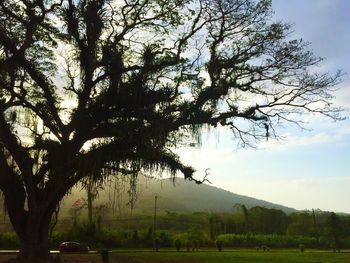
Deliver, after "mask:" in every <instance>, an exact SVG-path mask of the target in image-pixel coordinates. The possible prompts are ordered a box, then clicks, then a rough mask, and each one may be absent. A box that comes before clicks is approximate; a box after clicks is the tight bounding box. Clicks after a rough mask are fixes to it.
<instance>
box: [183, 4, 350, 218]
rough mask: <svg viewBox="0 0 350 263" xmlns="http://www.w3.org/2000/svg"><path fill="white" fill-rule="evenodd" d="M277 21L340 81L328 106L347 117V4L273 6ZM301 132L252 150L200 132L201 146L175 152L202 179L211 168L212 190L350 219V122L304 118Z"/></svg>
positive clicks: (225, 135)
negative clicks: (307, 45) (287, 24)
mask: <svg viewBox="0 0 350 263" xmlns="http://www.w3.org/2000/svg"><path fill="white" fill-rule="evenodd" d="M273 9H274V10H275V19H276V20H283V21H285V22H290V23H293V25H294V27H293V28H294V32H293V34H292V37H295V38H303V39H304V40H306V41H308V42H311V46H310V49H311V50H312V51H313V52H314V53H315V54H316V55H318V56H321V57H324V58H326V59H325V60H324V61H323V62H322V64H321V66H320V70H323V71H328V72H331V73H332V72H333V73H334V72H336V70H338V69H342V70H343V71H344V73H345V75H344V76H343V77H342V82H341V83H340V84H339V85H338V87H339V90H338V91H337V93H336V98H335V100H334V103H335V104H336V105H339V106H343V107H344V108H347V110H346V111H344V113H343V115H344V116H348V117H350V110H349V109H350V16H349V11H350V1H348V0H307V1H305V0H290V1H287V0H273ZM307 119H308V123H307V125H306V128H307V129H308V130H307V131H302V130H300V129H298V128H297V127H289V126H288V127H286V128H285V129H283V130H281V129H280V130H278V133H279V135H282V136H283V140H280V141H273V140H269V141H267V142H263V143H261V144H259V145H258V147H257V149H237V141H235V140H234V138H233V136H232V135H231V134H230V133H229V132H227V131H225V130H222V129H221V130H220V129H219V130H213V131H207V132H204V133H203V135H202V145H201V147H197V148H183V149H180V150H179V154H180V156H181V158H182V160H183V161H184V162H185V163H187V164H190V165H192V166H193V167H195V168H196V170H197V173H196V176H197V177H198V178H202V177H203V176H204V175H205V169H206V168H210V175H209V179H210V181H211V183H212V185H214V186H216V187H220V188H223V189H225V190H229V191H231V192H234V193H237V194H242V195H247V196H250V197H254V198H258V199H263V200H266V201H270V202H273V203H277V204H281V205H285V206H288V207H293V208H296V209H299V210H304V209H307V210H311V209H321V210H325V211H335V212H347V213H350V205H349V201H348V198H349V193H348V192H349V190H350V120H349V119H346V120H344V121H340V122H334V121H333V120H330V119H326V118H322V117H315V116H313V117H309V118H307Z"/></svg>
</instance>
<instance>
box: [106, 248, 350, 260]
mask: <svg viewBox="0 0 350 263" xmlns="http://www.w3.org/2000/svg"><path fill="white" fill-rule="evenodd" d="M115 257H116V259H117V261H118V262H120V263H124V262H125V263H129V262H135V263H139V262H140V263H141V262H144V263H160V262H162V263H178V262H181V263H190V262H191V263H197V262H203V263H217V262H223V263H230V262H232V263H246V262H250V263H252V262H259V263H260V262H261V263H265V262H266V263H274V262H276V263H288V262H290V263H350V253H332V252H319V251H317V252H316V251H310V252H304V253H300V252H299V251H291V250H287V251H281V250H280V251H269V252H256V251H251V250H230V251H223V252H216V251H200V252H179V253H176V252H158V253H150V252H134V253H130V252H126V253H119V254H114V255H113V254H112V255H111V259H113V258H115Z"/></svg>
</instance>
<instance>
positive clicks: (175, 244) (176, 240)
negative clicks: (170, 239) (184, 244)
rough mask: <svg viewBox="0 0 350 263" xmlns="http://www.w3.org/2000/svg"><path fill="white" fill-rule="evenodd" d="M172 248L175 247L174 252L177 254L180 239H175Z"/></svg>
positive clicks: (179, 247)
mask: <svg viewBox="0 0 350 263" xmlns="http://www.w3.org/2000/svg"><path fill="white" fill-rule="evenodd" d="M174 246H175V248H176V250H177V251H178V252H179V251H180V249H181V241H180V239H175V241H174Z"/></svg>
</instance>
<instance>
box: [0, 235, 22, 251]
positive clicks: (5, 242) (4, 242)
mask: <svg viewBox="0 0 350 263" xmlns="http://www.w3.org/2000/svg"><path fill="white" fill-rule="evenodd" d="M0 246H1V248H5V249H18V247H19V246H20V242H19V239H18V237H17V235H16V234H15V233H14V232H3V233H1V234H0Z"/></svg>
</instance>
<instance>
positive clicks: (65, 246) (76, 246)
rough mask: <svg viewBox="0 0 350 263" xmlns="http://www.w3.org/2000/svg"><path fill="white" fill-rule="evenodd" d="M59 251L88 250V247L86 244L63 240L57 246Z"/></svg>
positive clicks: (85, 251)
mask: <svg viewBox="0 0 350 263" xmlns="http://www.w3.org/2000/svg"><path fill="white" fill-rule="evenodd" d="M58 250H59V251H60V252H84V253H87V252H89V250H90V248H89V247H88V246H83V245H81V244H80V243H78V242H63V243H61V244H60V246H59V247H58Z"/></svg>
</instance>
